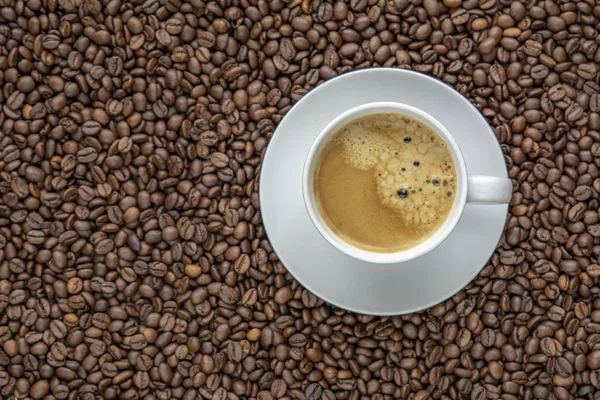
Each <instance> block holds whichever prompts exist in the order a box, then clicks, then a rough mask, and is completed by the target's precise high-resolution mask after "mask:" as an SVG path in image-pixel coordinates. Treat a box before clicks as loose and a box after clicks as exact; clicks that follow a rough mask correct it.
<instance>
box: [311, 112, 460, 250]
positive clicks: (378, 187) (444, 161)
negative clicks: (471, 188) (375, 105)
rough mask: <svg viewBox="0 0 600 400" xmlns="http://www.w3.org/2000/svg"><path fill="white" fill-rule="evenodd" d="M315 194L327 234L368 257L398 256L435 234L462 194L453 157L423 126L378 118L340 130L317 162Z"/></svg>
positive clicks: (397, 118)
mask: <svg viewBox="0 0 600 400" xmlns="http://www.w3.org/2000/svg"><path fill="white" fill-rule="evenodd" d="M313 182H314V188H313V189H314V197H315V201H316V204H317V208H318V210H319V213H320V214H321V217H322V219H323V220H324V222H325V223H326V224H327V226H328V227H329V229H330V230H331V231H332V232H333V233H335V234H336V235H337V236H338V237H340V238H342V239H343V240H344V241H346V242H347V243H349V244H351V245H353V246H355V247H357V248H359V249H362V250H365V251H369V252H376V253H396V252H400V251H405V250H408V249H411V248H413V247H415V246H417V245H419V244H420V243H422V242H424V241H425V240H427V239H428V238H429V237H431V236H432V235H433V234H434V233H435V232H436V231H437V230H438V229H439V228H440V227H441V226H442V225H443V224H444V221H446V219H447V217H448V215H449V213H450V211H451V209H452V206H453V204H454V199H455V195H456V185H457V177H456V170H455V166H454V162H453V159H452V154H451V153H450V151H449V149H448V146H447V144H446V143H445V142H444V140H443V139H442V138H441V137H440V136H439V135H438V134H437V133H436V132H435V131H434V130H432V129H431V128H430V127H429V126H427V125H426V124H424V123H423V122H420V121H417V120H415V119H412V118H410V117H408V116H405V115H402V114H398V113H379V114H371V115H367V116H363V117H360V118H357V119H354V120H352V121H350V122H349V123H347V124H346V125H344V126H342V128H340V129H339V130H338V131H337V132H336V133H335V134H334V135H333V136H332V138H331V139H330V140H329V141H328V142H327V143H326V144H325V146H324V147H323V149H322V151H321V153H320V155H319V157H318V161H317V164H316V168H315V172H314V177H313Z"/></svg>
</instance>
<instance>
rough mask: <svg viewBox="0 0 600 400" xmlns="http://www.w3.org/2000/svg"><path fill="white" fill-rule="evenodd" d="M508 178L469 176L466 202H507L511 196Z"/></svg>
mask: <svg viewBox="0 0 600 400" xmlns="http://www.w3.org/2000/svg"><path fill="white" fill-rule="evenodd" d="M512 191H513V185H512V182H511V180H510V179H508V178H500V177H497V176H469V186H468V190H467V203H479V204H507V203H508V202H510V199H511V198H512Z"/></svg>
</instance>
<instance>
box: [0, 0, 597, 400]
mask: <svg viewBox="0 0 600 400" xmlns="http://www.w3.org/2000/svg"><path fill="white" fill-rule="evenodd" d="M599 18H600V5H598V4H597V3H596V2H595V1H594V0H583V1H568V0H537V1H536V0H524V1H509V0H444V1H443V2H442V1H436V0H350V1H338V0H336V1H335V2H333V3H331V2H326V1H323V0H218V1H202V0H190V1H186V2H184V1H181V0H141V1H140V0H133V1H123V0H27V1H23V0H0V88H1V90H0V126H1V133H0V345H1V346H0V397H1V398H3V399H15V398H16V399H23V398H31V399H49V400H50V399H58V400H63V399H69V400H71V399H82V400H91V399H108V400H110V399H147V400H154V399H159V400H170V399H185V400H196V399H198V400H200V399H207V400H210V399H212V400H224V399H229V400H236V399H260V400H271V399H308V400H318V399H321V400H334V399H353V400H354V399H372V400H381V399H404V398H407V399H415V400H416V399H418V400H423V399H427V398H433V399H472V400H482V399H499V398H501V399H506V400H510V399H559V400H563V399H570V398H575V399H600V394H599V393H600V298H598V292H599V291H600V290H599V286H598V279H599V277H600V265H598V264H597V258H598V256H599V255H600V223H599V214H598V209H599V207H600V200H599V192H600V174H599V171H598V166H599V165H600V158H599V157H600V114H599V112H600V75H599V74H598V70H599V68H600V65H599V62H600V50H599V48H598V45H599V43H600V40H599V39H598V38H599V36H598V29H599V28H600V25H599V22H598V19H599ZM377 66H388V67H397V68H410V69H413V70H415V71H420V72H423V73H425V74H428V75H431V76H434V77H436V78H439V79H441V80H442V81H444V82H445V83H447V84H448V85H451V86H453V87H454V88H456V90H458V91H459V92H460V93H462V94H463V95H465V96H466V97H467V98H468V99H469V100H470V101H471V102H472V103H473V104H474V105H475V106H477V108H479V109H480V110H481V112H482V113H483V114H484V115H485V117H486V118H487V119H488V121H489V122H490V123H491V125H492V126H493V128H494V130H495V133H496V136H497V138H498V140H499V142H500V143H501V146H502V150H503V152H504V155H505V159H506V163H507V166H508V171H509V176H510V178H511V179H512V180H513V182H514V187H515V191H514V194H513V198H512V201H511V204H510V214H509V216H508V220H507V226H506V231H505V235H504V236H503V238H502V240H501V242H500V244H499V246H498V249H497V251H496V252H495V253H494V255H493V256H492V258H491V260H490V261H489V263H488V265H486V266H485V268H483V270H482V272H481V273H480V275H479V276H478V277H477V278H476V279H475V280H474V281H473V282H471V283H470V284H469V286H468V287H466V288H465V289H464V290H463V291H461V292H460V293H458V294H457V295H456V296H454V297H453V298H451V299H449V300H447V301H446V302H444V303H442V304H439V305H437V306H435V307H433V308H431V309H429V310H427V311H425V312H422V313H417V314H413V315H407V316H402V317H388V318H378V317H372V316H366V315H355V314H352V313H348V312H345V311H343V310H339V309H336V308H333V307H331V306H329V305H327V304H325V303H323V302H322V301H321V300H319V299H317V298H316V297H315V296H314V295H313V294H311V293H309V292H308V291H306V290H304V289H303V288H302V287H301V286H300V285H299V284H298V283H297V282H296V281H294V280H293V278H292V277H291V276H290V275H289V274H288V273H287V272H286V270H285V268H284V266H283V265H282V264H281V263H280V262H279V261H278V259H277V256H276V254H275V253H274V252H273V250H272V248H271V246H270V244H269V241H268V238H267V236H266V235H265V230H264V227H263V225H262V223H261V216H260V204H259V201H258V187H259V177H260V167H261V159H262V156H263V154H264V151H265V148H266V146H267V144H268V141H269V139H270V137H271V136H272V134H273V131H274V129H275V128H276V126H277V123H278V122H279V121H280V120H281V119H282V118H283V116H284V115H285V113H286V112H287V111H288V110H289V109H290V107H291V106H292V105H293V104H294V103H295V102H296V101H298V100H299V99H300V98H302V96H303V95H304V94H306V93H307V92H308V91H309V90H311V89H312V88H314V87H315V86H317V85H319V84H320V83H322V82H324V81H326V80H328V79H331V78H333V77H335V76H337V75H340V74H342V73H344V72H347V71H351V70H354V69H360V68H367V67H377ZM282 134H284V133H282ZM482 157H485V154H482ZM290 229H293V227H290ZM298 246H299V247H301V246H302V244H301V243H298ZM305 251H310V249H306V250H305Z"/></svg>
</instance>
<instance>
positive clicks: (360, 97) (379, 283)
mask: <svg viewBox="0 0 600 400" xmlns="http://www.w3.org/2000/svg"><path fill="white" fill-rule="evenodd" d="M377 101H394V102H399V103H404V104H408V105H411V106H413V107H417V108H420V109H421V110H423V111H425V112H427V113H429V114H430V115H431V116H433V117H434V118H436V119H437V120H438V121H439V122H440V123H442V124H443V125H444V126H445V127H446V128H447V129H448V131H449V132H450V133H451V134H452V135H453V136H454V138H455V139H456V141H457V142H458V144H459V146H460V148H461V150H462V152H463V155H464V158H465V161H466V164H467V170H468V172H469V174H476V175H489V176H499V177H507V172H506V166H505V163H504V157H503V155H502V151H501V149H500V146H499V145H498V142H497V140H496V137H495V136H494V133H493V132H492V130H491V128H490V127H489V125H488V124H487V122H486V120H485V119H484V118H483V116H482V115H481V114H480V113H479V112H478V110H477V109H476V108H475V107H474V106H473V105H472V104H471V103H469V101H468V100H467V99H465V98H464V97H462V96H461V95H460V94H459V93H458V92H456V91H454V90H453V89H451V88H450V87H448V86H446V85H445V84H444V83H442V82H440V81H437V80H435V79H432V78H430V77H428V76H426V75H422V74H420V73H417V72H412V71H408V70H403V69H391V68H378V69H366V70H361V71H355V72H351V73H348V74H345V75H342V76H340V77H338V78H335V79H333V80H331V81H328V82H326V83H324V84H323V85H321V86H319V87H317V88H316V89H314V90H312V91H311V92H309V93H308V94H307V95H306V96H304V97H303V98H302V99H301V100H300V101H299V102H298V103H297V104H296V105H295V106H294V107H293V108H292V109H291V110H290V111H289V112H288V114H287V115H286V116H285V118H284V119H283V120H282V121H281V123H280V124H279V126H278V128H277V130H276V132H275V134H274V136H273V138H272V139H271V142H270V143H269V146H268V149H267V151H266V154H265V157H264V161H263V165H262V169H261V170H262V172H261V178H260V203H261V213H262V219H263V223H264V225H265V228H266V230H267V234H268V236H269V240H270V242H271V245H272V246H273V249H274V250H275V252H276V253H277V255H278V256H279V258H280V260H281V262H282V263H283V264H284V265H285V266H286V268H287V269H288V271H289V272H290V273H291V274H292V275H293V276H294V277H295V278H296V279H297V280H298V281H299V282H300V283H301V284H302V285H303V286H304V287H306V288H307V289H309V290H310V291H312V292H313V293H314V294H316V295H317V296H319V297H321V298H322V299H323V300H325V301H327V302H329V303H331V304H333V305H335V306H338V307H341V308H345V309H347V310H350V311H354V312H359V313H363V314H374V315H396V314H406V313H411V312H415V311H419V310H422V309H425V308H428V307H431V306H433V305H435V304H438V303H440V302H442V301H444V300H445V299H447V298H449V297H451V296H452V295H454V294H455V293H456V292H458V291H459V290H460V289H462V288H463V287H464V286H466V285H467V284H468V283H469V282H470V281H471V280H472V279H473V278H475V276H476V275H477V273H478V272H479V271H480V270H481V269H482V268H483V267H484V266H485V264H486V262H487V260H488V259H489V258H490V256H491V255H492V254H493V252H494V249H495V248H496V245H497V244H498V241H499V240H500V237H501V235H502V231H503V229H504V224H505V221H506V215H507V211H508V205H506V204H505V205H473V204H467V206H466V208H465V211H464V214H463V216H462V218H461V220H460V222H459V223H458V226H457V228H456V229H455V230H454V232H453V233H452V234H451V235H450V236H449V237H448V239H446V241H445V242H444V243H442V244H441V245H439V246H438V247H437V248H436V249H435V250H433V251H432V252H431V253H429V254H426V255H424V256H422V257H420V258H417V259H414V260H412V261H409V262H405V263H402V264H387V265H385V264H370V263H367V262H363V261H358V260H356V259H353V258H350V257H349V256H347V255H345V254H344V253H341V252H340V251H339V250H337V249H336V248H334V247H333V246H331V245H330V244H329V243H328V242H327V241H326V240H325V239H324V238H323V237H322V236H321V235H320V234H319V232H318V231H317V229H316V228H315V227H314V225H313V224H312V222H311V220H310V218H309V216H308V213H307V211H306V208H305V206H304V202H303V197H302V170H303V167H304V161H305V159H306V155H307V153H308V150H309V148H310V146H311V144H312V143H313V141H314V140H315V138H316V136H317V135H318V134H319V132H320V131H321V130H322V129H323V128H324V127H325V125H327V123H329V122H330V121H331V120H333V119H334V118H335V117H337V116H338V115H339V114H341V113H343V112H344V111H346V110H348V109H350V108H352V107H356V106H358V105H361V104H365V103H370V102H377ZM349 189H350V188H349Z"/></svg>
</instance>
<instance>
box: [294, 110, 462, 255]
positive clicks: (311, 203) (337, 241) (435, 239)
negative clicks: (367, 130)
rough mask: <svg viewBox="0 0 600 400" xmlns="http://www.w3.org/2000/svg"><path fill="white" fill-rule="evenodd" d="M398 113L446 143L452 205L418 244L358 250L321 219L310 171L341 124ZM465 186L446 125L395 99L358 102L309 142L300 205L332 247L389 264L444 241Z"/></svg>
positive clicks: (457, 213)
mask: <svg viewBox="0 0 600 400" xmlns="http://www.w3.org/2000/svg"><path fill="white" fill-rule="evenodd" d="M385 112H389V113H394V112H395V113H398V114H404V115H408V116H409V117H411V118H414V119H417V120H420V121H421V122H423V123H426V124H427V125H428V126H429V127H430V128H431V129H433V130H434V131H435V132H436V133H437V134H438V136H440V137H441V138H442V139H443V140H444V142H446V144H447V145H448V149H449V150H450V153H451V154H452V158H453V161H454V164H455V169H456V175H457V189H456V196H455V199H454V204H453V205H452V209H451V211H450V214H449V215H448V217H447V218H446V220H445V221H444V223H443V224H442V226H441V227H440V228H439V229H438V230H437V231H436V232H435V233H434V234H433V235H432V236H430V237H429V238H427V239H426V240H425V241H423V242H421V243H419V244H418V245H416V246H414V247H412V248H410V249H408V250H403V251H399V252H393V253H377V252H371V251H367V250H363V249H360V248H358V247H356V246H354V245H352V244H350V243H349V242H347V241H345V240H344V239H342V238H341V237H339V236H338V235H336V234H335V233H334V232H333V231H332V230H331V229H330V228H329V226H328V225H327V224H326V223H325V221H324V220H323V218H322V216H321V213H320V211H319V209H318V206H317V204H316V200H315V198H314V188H313V184H314V171H315V167H316V164H317V161H318V158H319V156H320V154H321V150H322V148H323V146H324V145H325V144H326V143H327V142H328V141H329V139H330V138H331V137H332V136H333V135H334V134H335V133H336V132H337V131H338V130H339V129H340V128H341V127H342V126H343V125H345V124H347V123H349V122H351V121H353V120H354V119H356V118H359V117H363V116H366V115H371V114H378V113H385ZM467 185H468V174H467V167H466V164H465V161H464V157H463V155H462V152H461V151H460V147H459V146H458V143H456V140H455V139H454V137H453V136H452V135H451V134H450V132H448V131H447V130H446V128H445V127H444V126H443V125H442V124H441V123H440V122H439V121H437V120H436V119H435V118H433V117H432V116H431V115H429V114H428V113H426V112H425V111H422V110H420V109H418V108H416V107H413V106H410V105H408V104H404V103H398V102H372V103H366V104H362V105H360V106H357V107H354V108H351V109H349V110H347V111H345V112H343V113H342V114H340V115H338V116H337V117H336V118H334V119H333V120H332V121H331V122H329V123H328V124H327V125H326V126H325V128H323V130H322V131H321V132H320V133H319V135H318V136H317V138H316V139H315V140H314V142H313V143H312V145H311V147H310V149H309V151H308V154H307V156H306V159H305V161H304V166H303V171H302V195H303V200H304V206H305V208H306V210H307V212H308V215H309V217H310V220H311V222H312V224H313V225H314V226H315V228H316V229H317V231H318V232H319V234H320V235H321V236H322V237H323V238H324V239H325V240H327V242H329V244H331V245H332V246H334V247H335V248H336V249H338V250H339V251H341V252H342V253H344V254H346V255H348V256H350V257H352V258H355V259H358V260H362V261H365V262H368V263H372V264H393V263H400V262H405V261H409V260H412V259H415V258H418V257H421V256H423V255H425V254H427V253H429V252H430V251H432V250H433V249H435V248H436V247H438V246H439V245H440V244H441V243H443V242H444V240H446V239H447V238H448V236H450V234H451V233H452V231H453V230H454V228H456V225H457V224H458V222H459V220H460V218H461V216H462V214H463V211H464V208H465V204H466V200H467Z"/></svg>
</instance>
